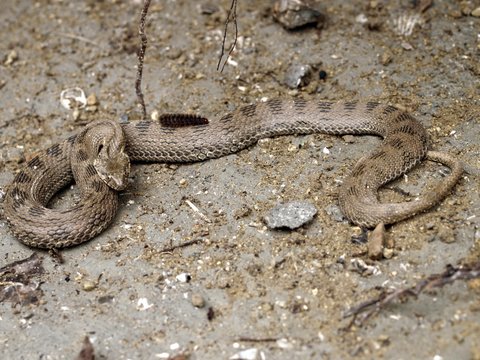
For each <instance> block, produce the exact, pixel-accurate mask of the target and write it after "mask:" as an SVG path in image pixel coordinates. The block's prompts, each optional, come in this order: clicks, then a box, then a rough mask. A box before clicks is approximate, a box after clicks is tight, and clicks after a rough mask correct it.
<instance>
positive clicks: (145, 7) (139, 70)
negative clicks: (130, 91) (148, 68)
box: [135, 0, 150, 120]
mask: <svg viewBox="0 0 480 360" xmlns="http://www.w3.org/2000/svg"><path fill="white" fill-rule="evenodd" d="M149 6H150V0H145V1H144V2H143V9H142V15H141V17H140V26H139V28H138V34H139V35H140V39H141V41H142V45H141V47H140V49H139V50H138V53H137V56H138V66H137V79H136V81H135V90H136V92H137V99H138V103H139V104H140V106H141V107H142V118H143V120H146V119H147V109H146V107H145V100H144V98H143V93H142V74H143V61H144V59H145V51H146V49H147V35H145V20H146V18H147V13H148V7H149Z"/></svg>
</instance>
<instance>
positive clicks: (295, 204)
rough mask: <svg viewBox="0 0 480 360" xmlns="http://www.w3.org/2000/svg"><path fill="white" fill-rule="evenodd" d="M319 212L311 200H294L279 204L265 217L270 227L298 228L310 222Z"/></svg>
mask: <svg viewBox="0 0 480 360" xmlns="http://www.w3.org/2000/svg"><path fill="white" fill-rule="evenodd" d="M316 214H317V209H316V208H315V206H314V205H313V204H311V203H309V202H301V201H292V202H288V203H285V204H281V205H278V206H276V207H274V208H273V209H272V210H270V213H269V214H268V215H266V216H265V217H264V220H265V223H266V224H267V227H268V228H270V229H278V228H289V229H292V230H293V229H296V228H299V227H300V226H302V225H304V224H306V223H308V222H309V221H311V220H312V219H313V217H314V216H315V215H316Z"/></svg>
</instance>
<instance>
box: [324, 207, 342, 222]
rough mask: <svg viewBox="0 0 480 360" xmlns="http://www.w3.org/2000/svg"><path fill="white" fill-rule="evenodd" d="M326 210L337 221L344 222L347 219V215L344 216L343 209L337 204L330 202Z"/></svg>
mask: <svg viewBox="0 0 480 360" xmlns="http://www.w3.org/2000/svg"><path fill="white" fill-rule="evenodd" d="M324 210H325V212H326V213H327V215H329V216H330V217H331V218H332V219H333V220H335V221H337V222H342V221H343V220H345V216H343V213H342V210H340V208H339V207H338V205H336V204H330V205H328V206H326V207H325V209H324Z"/></svg>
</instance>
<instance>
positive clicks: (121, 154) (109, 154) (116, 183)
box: [93, 143, 130, 190]
mask: <svg viewBox="0 0 480 360" xmlns="http://www.w3.org/2000/svg"><path fill="white" fill-rule="evenodd" d="M93 166H94V167H95V169H96V170H97V173H98V175H99V176H100V178H101V179H102V180H103V182H105V184H107V185H108V186H109V187H111V188H112V189H115V190H123V189H125V188H126V187H127V183H128V176H129V175H130V159H129V158H128V155H127V154H126V153H125V149H124V146H123V145H122V146H120V147H117V146H113V145H109V144H108V143H103V144H101V145H100V146H99V147H98V155H97V158H96V159H95V160H94V161H93Z"/></svg>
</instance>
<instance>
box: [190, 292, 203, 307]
mask: <svg viewBox="0 0 480 360" xmlns="http://www.w3.org/2000/svg"><path fill="white" fill-rule="evenodd" d="M192 305H193V306H195V307H197V308H199V309H201V308H203V307H204V306H205V299H204V298H203V296H202V295H201V294H199V293H193V294H192Z"/></svg>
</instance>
